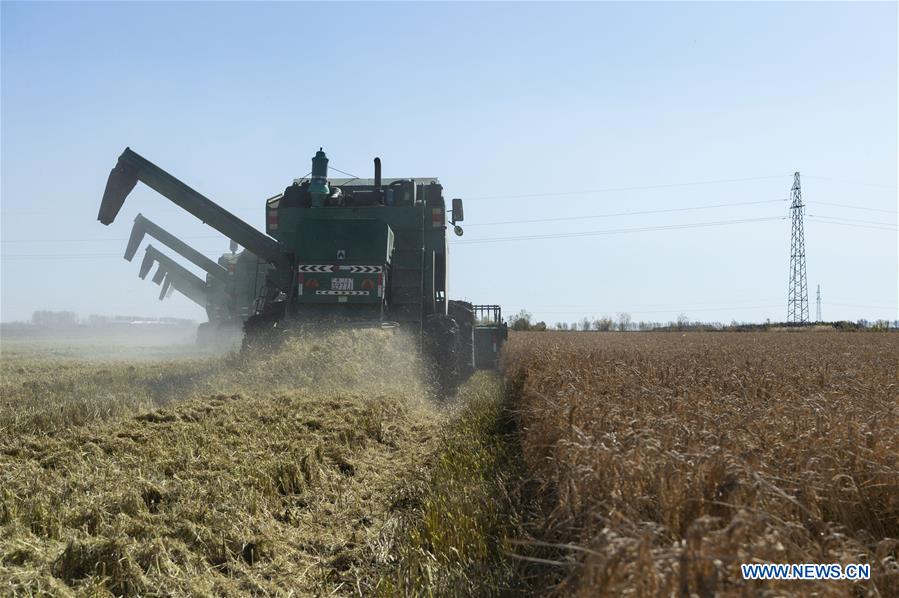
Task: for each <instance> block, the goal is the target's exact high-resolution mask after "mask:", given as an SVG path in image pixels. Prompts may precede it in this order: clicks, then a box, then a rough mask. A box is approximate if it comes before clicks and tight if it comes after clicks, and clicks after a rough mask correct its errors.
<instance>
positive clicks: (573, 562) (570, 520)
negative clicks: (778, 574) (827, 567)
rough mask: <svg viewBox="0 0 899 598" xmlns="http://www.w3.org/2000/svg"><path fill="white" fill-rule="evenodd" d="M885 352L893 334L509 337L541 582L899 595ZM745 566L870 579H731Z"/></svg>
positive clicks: (896, 344)
mask: <svg viewBox="0 0 899 598" xmlns="http://www.w3.org/2000/svg"><path fill="white" fill-rule="evenodd" d="M897 365H899V335H895V334H851V333H837V332H807V333H789V332H767V333H745V334H744V333H688V334H679V333H641V334H626V333H625V334H621V333H606V334H603V333H519V334H515V335H513V338H512V339H511V340H510V342H509V344H508V345H507V347H506V349H505V355H504V372H505V376H506V379H507V384H508V385H509V389H508V392H509V395H510V409H511V410H512V411H513V413H514V418H515V420H516V422H517V425H518V427H519V430H520V446H521V458H522V460H523V463H524V468H525V470H526V475H527V476H528V478H530V481H531V482H532V483H533V484H534V485H535V487H536V490H535V491H534V493H533V494H534V496H535V499H536V503H537V505H538V506H537V507H536V513H535V514H534V515H533V516H532V518H531V519H532V522H531V534H530V538H529V539H528V541H527V542H526V545H527V546H529V547H530V549H531V550H533V551H535V552H536V553H537V554H539V555H540V558H539V560H540V561H542V562H543V563H544V565H545V571H544V572H543V573H544V574H546V575H547V577H546V579H547V581H544V584H543V590H545V591H548V592H549V591H552V592H555V593H556V594H558V595H569V594H576V595H582V596H595V595H609V596H611V595H620V594H629V595H638V596H671V595H687V594H690V595H700V596H708V595H714V594H719V595H721V594H723V595H747V594H755V593H763V594H767V595H797V596H798V595H807V594H809V593H816V594H818V595H859V594H862V595H874V596H895V595H899V566H897V562H896V559H897V555H899V549H897V546H899V542H897V539H899V398H897V397H899V378H897ZM753 562H770V563H841V564H847V563H870V565H871V581H870V582H863V583H852V582H848V581H838V582H834V581H826V582H825V581H819V582H812V581H801V582H797V581H789V582H787V581H781V582H757V581H753V582H748V581H744V580H743V579H742V577H741V574H740V569H739V565H740V564H741V563H753Z"/></svg>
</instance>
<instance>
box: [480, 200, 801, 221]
mask: <svg viewBox="0 0 899 598" xmlns="http://www.w3.org/2000/svg"><path fill="white" fill-rule="evenodd" d="M782 201H787V199H763V200H761V201H738V202H733V203H719V204H709V205H704V206H692V207H687V208H665V209H661V210H642V211H639V212H614V213H608V214H594V215H591V216H561V217H556V218H534V219H531V220H506V221H501V222H476V223H473V224H469V225H468V227H472V226H497V225H504V224H531V223H534V222H562V221H567V220H587V219H591V218H614V217H618V216H644V215H647V214H667V213H671V212H688V211H691V210H706V209H712V208H725V207H731V206H748V205H757V204H764V203H777V202H782Z"/></svg>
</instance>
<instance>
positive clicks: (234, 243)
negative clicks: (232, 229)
mask: <svg viewBox="0 0 899 598" xmlns="http://www.w3.org/2000/svg"><path fill="white" fill-rule="evenodd" d="M238 247H240V246H239V245H238V244H237V241H235V240H234V239H231V245H230V247H229V248H230V249H231V253H237V248H238Z"/></svg>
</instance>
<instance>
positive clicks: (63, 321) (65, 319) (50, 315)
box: [7, 309, 196, 329]
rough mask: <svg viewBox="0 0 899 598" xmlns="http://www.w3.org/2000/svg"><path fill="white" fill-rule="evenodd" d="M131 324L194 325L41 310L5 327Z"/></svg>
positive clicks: (180, 320)
mask: <svg viewBox="0 0 899 598" xmlns="http://www.w3.org/2000/svg"><path fill="white" fill-rule="evenodd" d="M133 323H159V324H184V325H193V324H196V322H194V321H193V320H189V319H185V318H166V317H163V318H149V317H146V316H127V315H125V316H100V315H96V314H91V315H90V316H88V317H86V318H80V317H78V314H76V313H75V312H73V311H52V310H47V309H41V310H37V311H35V312H33V313H32V314H31V320H29V321H28V322H10V323H9V324H7V325H11V324H15V325H17V326H32V327H36V328H58V329H64V328H85V327H90V328H100V327H104V326H120V325H122V324H133Z"/></svg>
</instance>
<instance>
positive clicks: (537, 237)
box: [452, 216, 786, 245]
mask: <svg viewBox="0 0 899 598" xmlns="http://www.w3.org/2000/svg"><path fill="white" fill-rule="evenodd" d="M773 220H786V218H785V217H783V216H772V217H767V218H744V219H739V220H719V221H717V222H695V223H691V224H668V225H662V226H647V227H642V228H618V229H605V230H591V231H581V232H572V233H556V234H547V235H519V236H514V237H488V238H484V239H473V240H471V241H455V242H453V243H452V244H453V245H471V244H476V243H494V242H503V241H532V240H540V239H563V238H572V237H593V236H598V235H614V234H620V233H642V232H654V231H665V230H678V229H683V228H703V227H712V226H724V225H729V224H745V223H750V222H770V221H773Z"/></svg>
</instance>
